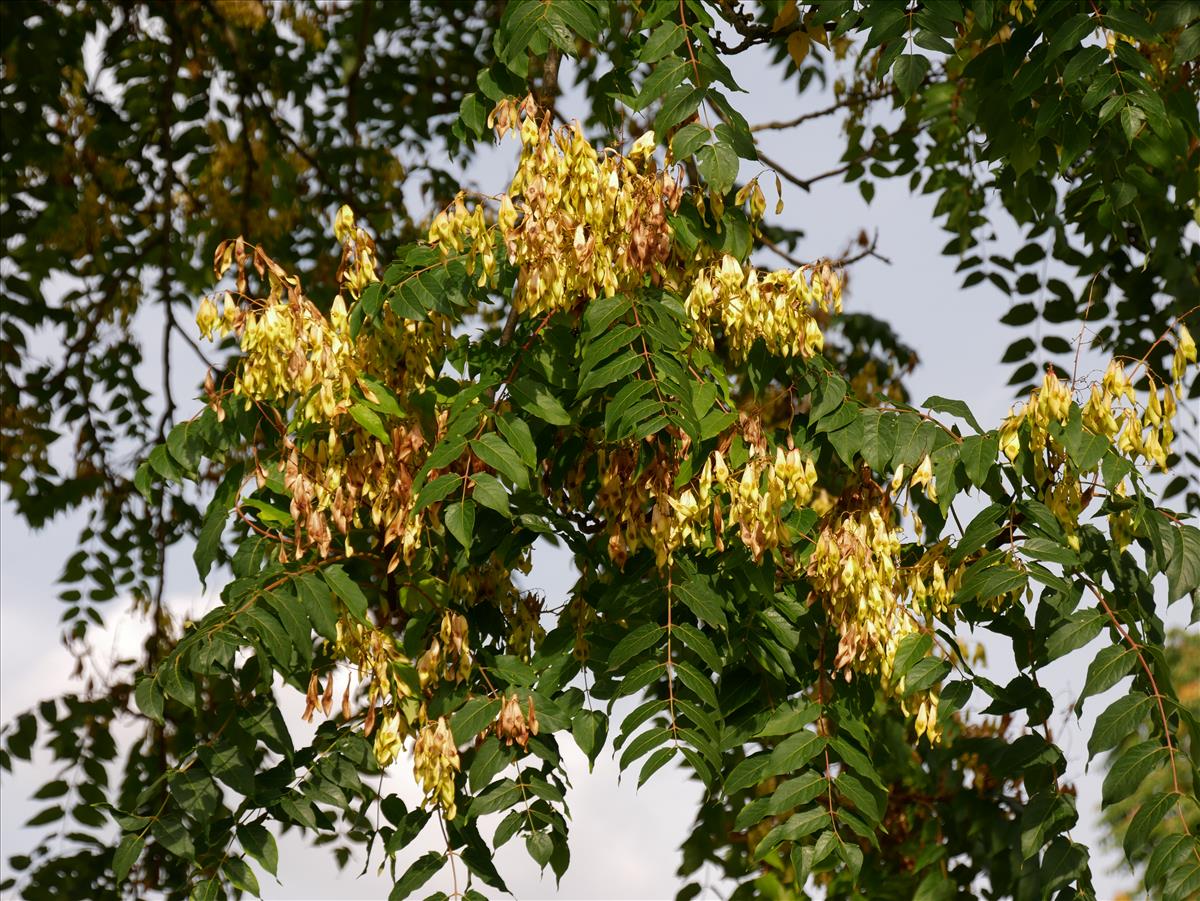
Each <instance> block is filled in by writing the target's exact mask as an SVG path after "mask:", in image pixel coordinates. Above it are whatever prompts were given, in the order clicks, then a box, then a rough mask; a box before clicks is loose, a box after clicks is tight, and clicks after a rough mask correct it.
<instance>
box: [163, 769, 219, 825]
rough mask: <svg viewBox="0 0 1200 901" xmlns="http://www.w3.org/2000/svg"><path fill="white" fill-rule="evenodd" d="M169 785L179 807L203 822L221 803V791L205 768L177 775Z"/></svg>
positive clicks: (172, 777)
mask: <svg viewBox="0 0 1200 901" xmlns="http://www.w3.org/2000/svg"><path fill="white" fill-rule="evenodd" d="M168 783H169V784H170V786H171V796H172V797H173V798H174V799H175V800H176V801H178V802H179V806H180V807H182V808H183V809H184V810H186V811H187V812H188V813H190V814H191V815H192V816H194V817H195V818H196V819H197V820H199V821H201V822H203V821H205V820H208V819H210V818H211V817H212V815H213V814H214V813H216V810H217V807H218V806H219V805H220V803H221V790H220V789H219V788H217V784H216V783H215V782H214V781H213V779H212V777H211V776H210V775H209V774H208V773H206V772H204V768H203V767H199V766H193V767H192V768H191V769H189V770H184V771H182V772H178V773H175V774H174V775H172V776H171V778H170V779H169V780H168Z"/></svg>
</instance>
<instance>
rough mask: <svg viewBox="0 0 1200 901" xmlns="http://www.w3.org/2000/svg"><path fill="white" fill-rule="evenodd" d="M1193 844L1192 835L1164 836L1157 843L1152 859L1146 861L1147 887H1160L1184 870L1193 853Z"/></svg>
mask: <svg viewBox="0 0 1200 901" xmlns="http://www.w3.org/2000/svg"><path fill="white" fill-rule="evenodd" d="M1192 842H1193V839H1192V837H1191V836H1190V835H1180V834H1175V835H1164V836H1162V837H1161V838H1160V839H1159V840H1158V841H1157V842H1155V844H1154V850H1153V851H1151V852H1150V859H1149V860H1147V861H1146V876H1145V882H1146V885H1147V886H1151V885H1158V884H1159V883H1160V882H1162V881H1163V880H1164V879H1167V878H1169V877H1170V876H1171V875H1173V874H1174V873H1177V872H1178V871H1180V870H1181V869H1183V867H1184V864H1185V861H1186V859H1187V858H1188V857H1189V856H1190V854H1191V852H1192Z"/></svg>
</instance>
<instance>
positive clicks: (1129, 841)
mask: <svg viewBox="0 0 1200 901" xmlns="http://www.w3.org/2000/svg"><path fill="white" fill-rule="evenodd" d="M1178 800H1179V795H1178V794H1176V793H1175V792H1163V793H1162V794H1155V795H1151V796H1150V797H1149V798H1148V800H1147V801H1146V802H1145V803H1144V804H1142V806H1141V807H1140V808H1138V812H1137V813H1135V814H1134V815H1133V819H1132V820H1130V821H1129V827H1128V828H1127V829H1126V830H1125V839H1124V841H1123V846H1124V849H1125V857H1126V859H1127V860H1133V859H1134V853H1135V852H1136V851H1137V850H1138V849H1139V848H1144V847H1145V846H1146V845H1148V844H1149V843H1150V842H1151V841H1154V836H1155V830H1156V829H1157V828H1158V827H1159V826H1161V825H1162V823H1163V820H1165V819H1166V818H1167V817H1168V816H1170V815H1171V813H1172V809H1173V808H1174V807H1175V804H1176V803H1177V802H1178Z"/></svg>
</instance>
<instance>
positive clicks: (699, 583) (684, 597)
mask: <svg viewBox="0 0 1200 901" xmlns="http://www.w3.org/2000/svg"><path fill="white" fill-rule="evenodd" d="M675 596H676V597H677V598H679V600H681V601H683V603H684V604H686V605H687V607H688V609H689V610H691V611H692V613H694V614H696V616H698V617H700V619H702V620H704V622H706V623H710V624H712V625H714V626H718V627H720V628H722V629H724V628H727V627H728V625H729V621H728V620H727V619H726V618H725V611H724V610H722V609H721V608H722V607H723V606H724V604H723V603H722V601H721V597H720V595H718V594H717V593H716V592H715V591H713V589H712V588H711V587H710V586H709V584H708V582H707V581H705V580H704V579H703V578H702V577H700V576H693V577H692V578H690V579H688V580H687V581H684V582H680V583H679V584H677V585H675Z"/></svg>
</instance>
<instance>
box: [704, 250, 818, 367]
mask: <svg viewBox="0 0 1200 901" xmlns="http://www.w3.org/2000/svg"><path fill="white" fill-rule="evenodd" d="M841 296H842V288H841V279H839V278H838V276H837V274H836V273H835V272H834V271H833V269H832V268H831V267H829V266H828V265H821V266H817V267H809V268H801V269H796V270H786V269H780V270H776V271H774V272H768V273H765V274H761V275H760V273H759V271H758V270H757V269H755V268H754V267H746V268H743V267H742V265H741V264H740V263H739V262H738V261H737V260H736V259H734V258H733V257H732V256H730V255H728V254H725V255H723V256H722V257H721V259H720V260H719V261H718V262H716V263H713V264H711V265H709V266H708V267H707V268H704V269H701V270H700V272H699V273H698V274H697V275H696V276H695V281H694V282H693V284H692V288H691V291H690V292H689V293H688V295H687V298H686V300H685V304H684V305H685V307H686V309H687V311H688V313H690V314H691V315H692V318H693V319H695V321H696V325H697V333H698V337H699V340H700V341H701V343H702V344H704V345H705V346H707V347H709V348H710V349H711V348H712V346H713V335H712V325H713V324H716V325H719V326H720V328H721V330H722V333H723V334H724V336H725V340H726V341H727V342H728V344H729V350H730V353H731V356H733V357H734V358H735V359H744V358H745V356H746V354H748V353H749V352H750V348H751V347H753V346H754V342H755V341H757V340H758V339H760V338H761V339H762V340H763V342H764V343H765V344H766V347H767V350H768V351H769V352H770V353H772V354H776V355H779V356H785V357H786V356H799V357H804V358H806V359H807V358H808V357H811V356H812V355H813V354H816V353H820V351H821V349H822V348H823V347H824V344H825V339H824V336H823V335H822V334H821V329H820V326H819V325H818V323H817V320H816V318H815V316H814V315H813V310H814V309H817V310H820V311H821V312H825V313H828V312H829V311H830V310H831V309H832V311H833V312H837V313H840V312H841V309H842V306H841Z"/></svg>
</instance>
